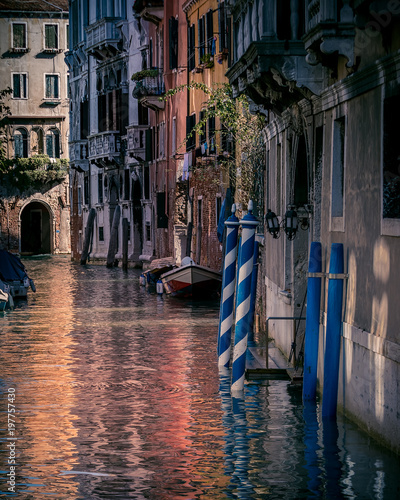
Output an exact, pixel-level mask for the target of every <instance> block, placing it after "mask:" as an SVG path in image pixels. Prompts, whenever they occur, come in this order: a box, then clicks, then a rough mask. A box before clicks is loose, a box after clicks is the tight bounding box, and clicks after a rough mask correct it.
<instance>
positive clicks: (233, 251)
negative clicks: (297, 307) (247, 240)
mask: <svg viewBox="0 0 400 500" xmlns="http://www.w3.org/2000/svg"><path fill="white" fill-rule="evenodd" d="M235 212H236V205H235V204H233V205H232V215H231V216H230V217H229V218H228V219H227V220H226V221H225V225H226V252H225V260H224V271H223V275H222V295H221V308H220V316H219V329H218V366H219V367H223V366H225V367H228V366H229V362H230V357H231V355H230V349H231V338H232V324H233V305H234V300H235V282H236V255H237V245H238V233H239V219H238V218H237V217H236V215H235Z"/></svg>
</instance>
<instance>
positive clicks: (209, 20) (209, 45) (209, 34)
mask: <svg viewBox="0 0 400 500" xmlns="http://www.w3.org/2000/svg"><path fill="white" fill-rule="evenodd" d="M206 52H207V53H208V54H211V55H214V54H215V43H214V28H213V11H212V10H211V9H210V10H209V11H208V12H207V13H206Z"/></svg>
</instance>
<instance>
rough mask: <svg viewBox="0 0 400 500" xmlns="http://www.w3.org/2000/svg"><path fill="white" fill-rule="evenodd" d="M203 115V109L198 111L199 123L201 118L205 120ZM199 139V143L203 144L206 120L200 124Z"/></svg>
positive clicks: (205, 134) (204, 113) (205, 137)
mask: <svg viewBox="0 0 400 500" xmlns="http://www.w3.org/2000/svg"><path fill="white" fill-rule="evenodd" d="M205 115H206V112H205V111H200V114H199V123H201V122H202V121H203V120H205ZM199 141H200V144H204V143H205V142H206V141H207V121H204V123H202V125H201V129H200V132H199Z"/></svg>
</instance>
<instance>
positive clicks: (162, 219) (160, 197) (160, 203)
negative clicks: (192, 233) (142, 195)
mask: <svg viewBox="0 0 400 500" xmlns="http://www.w3.org/2000/svg"><path fill="white" fill-rule="evenodd" d="M165 202H166V196H165V191H163V192H161V193H157V227H158V228H159V229H165V228H168V216H167V214H166V210H165Z"/></svg>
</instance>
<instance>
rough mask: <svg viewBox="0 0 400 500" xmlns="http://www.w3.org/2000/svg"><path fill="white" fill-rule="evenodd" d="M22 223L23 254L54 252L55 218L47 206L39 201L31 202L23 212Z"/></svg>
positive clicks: (21, 213) (21, 214) (21, 215)
mask: <svg viewBox="0 0 400 500" xmlns="http://www.w3.org/2000/svg"><path fill="white" fill-rule="evenodd" d="M20 221H21V225H20V228H21V236H20V241H21V253H22V254H27V255H38V254H47V253H52V252H53V248H52V246H53V245H52V239H53V238H52V226H53V218H52V213H51V209H50V208H49V207H48V205H47V204H45V203H43V202H41V201H37V200H33V201H30V202H29V203H27V204H26V205H25V206H24V207H23V209H22V210H21V212H20Z"/></svg>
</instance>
